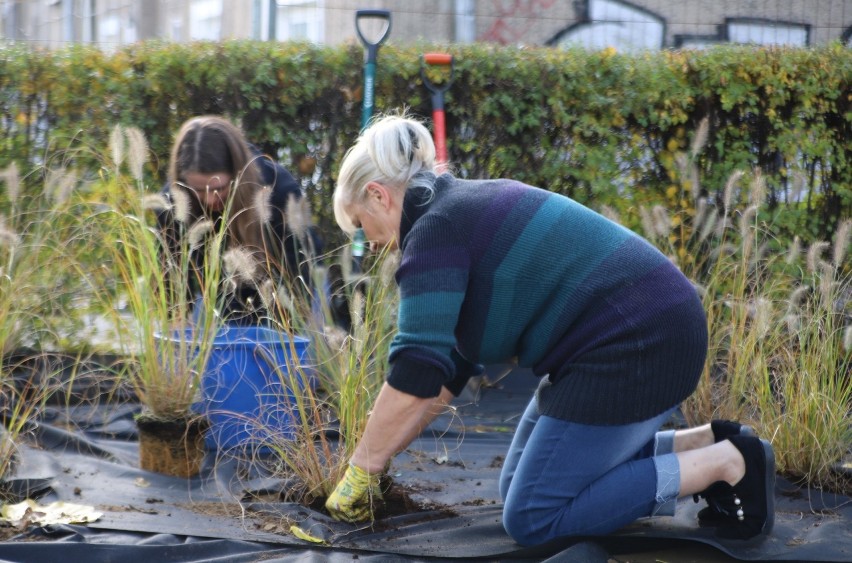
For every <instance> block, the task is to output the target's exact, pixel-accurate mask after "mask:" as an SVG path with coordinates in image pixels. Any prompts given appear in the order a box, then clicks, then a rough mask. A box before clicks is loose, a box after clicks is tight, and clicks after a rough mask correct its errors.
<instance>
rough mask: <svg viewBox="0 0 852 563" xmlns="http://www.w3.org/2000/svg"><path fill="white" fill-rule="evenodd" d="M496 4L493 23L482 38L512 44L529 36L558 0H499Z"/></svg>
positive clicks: (502, 43) (493, 11) (493, 10)
mask: <svg viewBox="0 0 852 563" xmlns="http://www.w3.org/2000/svg"><path fill="white" fill-rule="evenodd" d="M494 4H495V6H494V7H493V8H492V13H493V23H492V24H491V25H490V26H489V27H488V29H487V30H486V31H485V33H484V34H483V35H482V37H481V38H480V39H481V40H482V41H490V42H493V43H500V44H501V45H511V44H515V43H520V42H522V41H523V40H524V38H526V37H529V30H530V29H531V28H532V27H534V26H536V25H539V23H540V21H541V20H540V18H544V17H545V15H546V11H547V10H549V9H550V8H552V7H553V5H554V4H556V0H498V1H497V2H494Z"/></svg>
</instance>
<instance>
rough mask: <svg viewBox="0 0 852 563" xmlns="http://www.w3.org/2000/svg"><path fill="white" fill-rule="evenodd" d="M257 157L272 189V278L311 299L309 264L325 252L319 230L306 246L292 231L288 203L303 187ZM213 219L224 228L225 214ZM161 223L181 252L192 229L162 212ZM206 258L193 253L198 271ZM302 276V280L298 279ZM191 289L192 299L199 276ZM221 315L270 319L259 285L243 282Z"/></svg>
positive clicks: (167, 192)
mask: <svg viewBox="0 0 852 563" xmlns="http://www.w3.org/2000/svg"><path fill="white" fill-rule="evenodd" d="M255 154H256V156H258V158H257V159H256V160H255V162H256V163H257V166H258V168H259V171H260V175H261V180H262V182H263V184H264V185H268V186H272V193H271V196H270V208H271V209H272V210H273V211H272V214H271V217H270V222H269V225H268V228H267V229H266V231H265V244H266V246H267V249H268V250H269V252H271V253H272V254H273V256H272V257H271V259H270V260H268V261H267V262H268V263H269V264H273V265H274V266H273V267H272V268H270V269H272V270H273V271H271V272H269V275H270V276H271V277H272V279H273V282H274V283H275V285H276V286H277V285H280V284H284V285H285V286H286V287H288V288H297V291H298V292H299V293H300V294H301V295H298V296H294V297H296V298H301V299H310V296H309V295H308V294H309V291H305V290H306V289H307V288H308V287H310V275H309V270H310V264H309V261H310V260H311V259H312V258H313V257H314V256H318V255H320V254H321V252H322V248H321V241H320V238H319V236H318V235H317V233H316V231H315V229H313V228H311V229H310V230H309V237H308V238H309V243H308V244H307V245H305V244H302V243H300V242H299V241H298V239H297V237H296V236H295V235H294V234H293V233H292V232H291V231H290V229H289V228H288V227H287V219H286V213H287V204H288V201H289V199H290V198H291V197H295V198H296V199H301V197H302V191H301V188H300V187H299V184H298V183H297V182H296V180H295V178H293V176H292V174H290V172H289V171H287V169H286V168H284V167H283V166H282V165H281V164H278V163H276V162H274V161H272V160H270V159H269V158H266V157H262V155H260V153H259V152H257V151H256V150H255ZM171 189H172V188H171V181H167V182H166V184H165V186H163V189H162V192H161V193H162V195H163V196H164V197H165V198H166V199H167V200H168V201H169V202H172V197H171ZM209 218H210V219H212V220H213V221H214V223H216V226H217V228H219V227H221V224H220V222H221V221H222V217H221V214H214V215H213V216H210V217H209ZM157 222H158V224H159V226H160V228H161V230H162V231H163V232H164V233H166V239H167V241H168V245H169V249H170V252H172V253H176V252H178V249H179V248H180V243H179V241H180V238H181V237H182V236H183V234H184V233H182V230H185V229H187V228H188V227H189V226H186V225H180V224H179V223H178V222H177V221H175V220H174V217H173V215H172V213H171V212H170V211H163V212H160V213H159V214H158V216H157ZM306 246H307V247H308V248H306ZM203 256H204V252H203V251H198V250H196V251H195V252H193V255H192V263H193V264H194V265H195V267H196V268H197V271H198V272H200V271H203V270H202V268H201V266H202V264H201V260H202V258H203ZM299 277H301V278H302V280H297V278H299ZM187 286H188V287H187V290H188V292H190V295H189V296H188V297H189V298H190V299H192V298H194V296H196V295H197V294H198V292H199V290H200V284H199V283H198V280H197V275H196V274H192V275H191V276H190V280H189V283H188V284H187ZM220 313H221V314H222V315H223V317H224V318H226V319H228V320H229V321H232V322H249V323H254V322H259V321H260V320H262V319H264V318H265V317H267V316H268V313H267V312H266V311H264V310H263V308H262V302H261V299H260V296H259V295H258V291H257V286H256V284H251V283H242V284H240V285H239V286H238V287H237V288H236V290H235V291H233V293H230V294H229V296H228V298H227V299H226V301H225V303H224V306H223V310H222V311H220Z"/></svg>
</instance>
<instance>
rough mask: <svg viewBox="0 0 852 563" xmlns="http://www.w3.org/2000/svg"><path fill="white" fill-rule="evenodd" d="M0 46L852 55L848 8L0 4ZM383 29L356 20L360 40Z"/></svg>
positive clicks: (480, 1)
mask: <svg viewBox="0 0 852 563" xmlns="http://www.w3.org/2000/svg"><path fill="white" fill-rule="evenodd" d="M0 7H2V11H0V36H2V38H3V39H4V40H11V41H26V42H30V43H33V44H38V45H45V46H49V47H57V46H62V45H65V44H68V43H75V42H85V43H95V44H98V45H99V46H101V47H103V48H105V49H111V48H115V47H118V46H120V45H124V44H128V43H133V42H135V41H138V40H143V39H152V38H158V39H163V40H168V41H180V42H184V41H193V40H214V41H217V40H224V39H231V38H251V39H262V40H266V39H274V40H282V41H283V40H291V39H294V40H308V41H312V42H316V43H327V44H338V43H342V42H346V41H357V35H356V29H355V26H356V11H357V10H359V9H376V10H387V11H389V12H390V13H391V33H390V36H389V41H390V42H394V43H397V44H403V43H407V42H413V41H427V42H432V43H451V42H464V43H466V42H473V41H483V42H493V43H499V44H504V45H554V46H570V45H580V46H584V47H587V48H604V47H614V48H616V49H618V50H621V51H633V50H642V49H662V48H682V47H688V48H701V47H704V46H707V45H711V44H716V43H746V44H761V45H795V46H816V45H825V44H827V43H830V42H833V41H841V42H844V43H845V44H847V45H852V0H678V1H676V2H673V1H671V0H630V1H626V0H432V1H412V0H145V1H139V0H136V1H134V0H0ZM384 23H385V22H384V21H383V20H380V19H376V18H359V20H358V24H359V25H360V26H361V28H362V32H363V33H364V34H365V36H366V37H368V38H369V37H370V35H371V34H373V35H375V36H378V35H379V34H380V33H381V30H380V29H378V28H379V27H381V26H382V25H383V24H384Z"/></svg>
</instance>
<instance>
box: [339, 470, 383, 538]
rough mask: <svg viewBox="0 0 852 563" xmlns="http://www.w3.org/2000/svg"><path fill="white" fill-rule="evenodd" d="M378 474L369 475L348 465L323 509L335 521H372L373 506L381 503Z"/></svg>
mask: <svg viewBox="0 0 852 563" xmlns="http://www.w3.org/2000/svg"><path fill="white" fill-rule="evenodd" d="M379 477H380V475H379V474H378V473H374V474H370V473H368V472H367V471H365V470H363V469H361V468H360V467H358V466H357V465H352V464H351V463H350V464H349V467H348V468H347V469H346V473H344V474H343V478H342V479H341V480H340V482H339V483H338V484H337V487H336V488H335V489H334V492H332V493H331V494H330V495H329V497H328V500H326V502H325V508H326V510H328V513H329V514H330V515H331V517H332V518H334V519H335V520H343V521H344V522H353V523H354V522H364V521H365V520H372V519H373V506H374V505H375V504H377V503H380V502H381V501H382V491H381V489H380V488H379Z"/></svg>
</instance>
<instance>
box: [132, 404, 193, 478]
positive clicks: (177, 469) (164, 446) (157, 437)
mask: <svg viewBox="0 0 852 563" xmlns="http://www.w3.org/2000/svg"><path fill="white" fill-rule="evenodd" d="M136 424H137V427H138V429H139V467H140V468H142V469H144V470H146V471H153V472H155V473H161V474H163V475H173V476H176V477H193V476H195V475H198V473H199V472H200V471H201V465H202V463H203V462H204V455H205V450H204V430H205V429H206V428H207V422H206V421H204V420H203V419H196V418H194V419H184V420H174V421H162V420H152V419H146V418H143V417H140V418H139V419H137V421H136Z"/></svg>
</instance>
